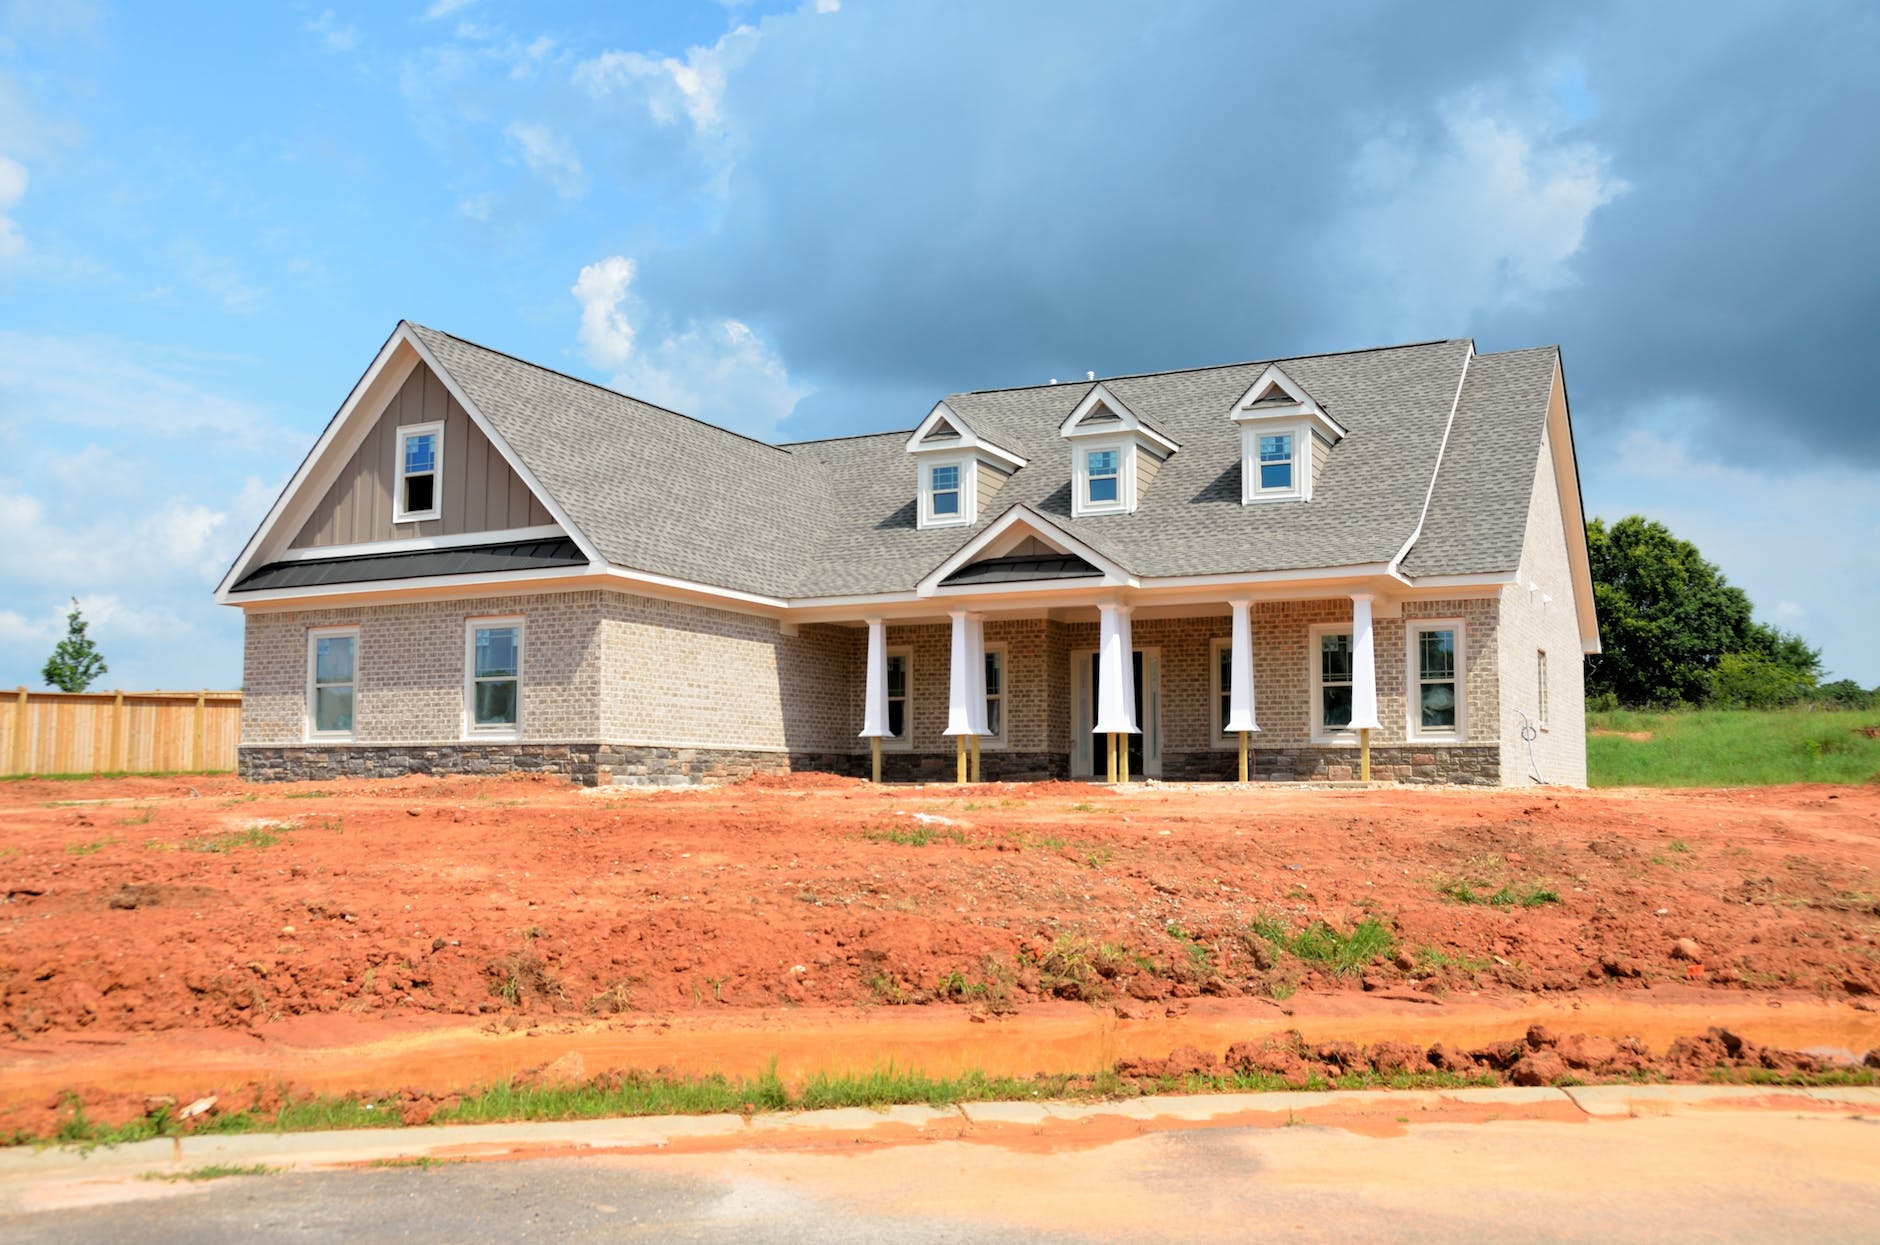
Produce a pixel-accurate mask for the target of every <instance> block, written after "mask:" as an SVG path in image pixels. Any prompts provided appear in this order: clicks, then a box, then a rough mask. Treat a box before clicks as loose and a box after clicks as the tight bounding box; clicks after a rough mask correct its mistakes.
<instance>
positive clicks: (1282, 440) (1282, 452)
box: [1260, 433, 1292, 463]
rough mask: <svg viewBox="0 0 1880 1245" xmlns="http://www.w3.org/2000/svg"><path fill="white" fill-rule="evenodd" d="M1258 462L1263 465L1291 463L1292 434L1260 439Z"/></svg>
mask: <svg viewBox="0 0 1880 1245" xmlns="http://www.w3.org/2000/svg"><path fill="white" fill-rule="evenodd" d="M1260 461H1261V462H1263V463H1289V462H1291V461H1292V434H1291V433H1283V434H1281V435H1279V436H1273V437H1261V438H1260Z"/></svg>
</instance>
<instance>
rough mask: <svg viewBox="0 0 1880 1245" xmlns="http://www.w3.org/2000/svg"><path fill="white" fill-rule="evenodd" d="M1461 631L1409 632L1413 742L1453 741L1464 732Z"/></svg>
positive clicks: (1426, 628)
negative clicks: (1436, 739)
mask: <svg viewBox="0 0 1880 1245" xmlns="http://www.w3.org/2000/svg"><path fill="white" fill-rule="evenodd" d="M1461 654H1462V628H1461V627H1460V626H1459V625H1457V624H1456V623H1450V622H1442V623H1418V624H1416V625H1414V626H1412V627H1411V628H1410V731H1411V735H1412V737H1414V738H1424V739H1427V738H1453V737H1456V736H1458V735H1460V734H1461V731H1462V678H1461V669H1462V663H1461Z"/></svg>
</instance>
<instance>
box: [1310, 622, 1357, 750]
mask: <svg viewBox="0 0 1880 1245" xmlns="http://www.w3.org/2000/svg"><path fill="white" fill-rule="evenodd" d="M1318 634H1319V642H1318V646H1317V648H1318V652H1317V654H1316V657H1317V661H1318V665H1317V667H1316V668H1315V674H1316V675H1317V678H1316V679H1315V680H1314V685H1315V688H1316V692H1317V703H1316V704H1315V705H1314V706H1313V711H1314V715H1315V716H1316V717H1317V719H1318V721H1317V723H1316V725H1317V727H1318V733H1319V734H1320V735H1330V734H1333V733H1335V732H1338V731H1347V730H1350V729H1351V687H1352V662H1351V655H1352V646H1351V633H1350V632H1349V631H1321V632H1319V633H1318Z"/></svg>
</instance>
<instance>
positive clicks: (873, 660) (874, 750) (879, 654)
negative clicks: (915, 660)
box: [859, 618, 888, 782]
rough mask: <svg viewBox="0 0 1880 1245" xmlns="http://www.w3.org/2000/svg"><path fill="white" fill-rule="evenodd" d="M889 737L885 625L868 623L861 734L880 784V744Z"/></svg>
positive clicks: (884, 623)
mask: <svg viewBox="0 0 1880 1245" xmlns="http://www.w3.org/2000/svg"><path fill="white" fill-rule="evenodd" d="M887 735H888V624H887V623H886V622H884V621H883V620H881V619H879V618H871V619H869V620H868V683H867V688H866V691H865V692H864V693H863V696H862V733H861V735H860V736H859V738H862V739H866V740H867V741H868V751H869V756H870V758H871V765H870V771H871V773H872V774H873V775H874V780H875V781H876V782H880V781H881V741H882V740H883V739H884V738H886V737H887Z"/></svg>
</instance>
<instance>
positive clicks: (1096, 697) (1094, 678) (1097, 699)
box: [1090, 649, 1143, 778]
mask: <svg viewBox="0 0 1880 1245" xmlns="http://www.w3.org/2000/svg"><path fill="white" fill-rule="evenodd" d="M1129 657H1130V669H1131V671H1133V675H1132V677H1131V680H1130V681H1131V682H1132V683H1134V684H1135V685H1136V725H1137V727H1141V726H1142V650H1141V649H1137V650H1136V651H1135V652H1133V653H1131V654H1130V655H1129ZM1090 703H1091V704H1092V705H1093V706H1094V705H1100V704H1102V703H1103V654H1102V653H1092V654H1091V655H1090ZM1124 738H1125V739H1127V740H1128V741H1129V776H1130V777H1131V778H1140V777H1142V773H1143V770H1142V739H1143V735H1142V731H1141V730H1140V729H1139V730H1137V732H1136V733H1135V734H1134V735H1125V736H1124ZM1091 755H1092V756H1095V757H1101V756H1103V739H1102V737H1101V736H1099V737H1098V739H1097V745H1096V749H1095V750H1094V751H1093V752H1092V753H1091ZM1092 768H1093V770H1094V771H1095V772H1096V774H1097V776H1098V777H1101V776H1102V775H1103V773H1104V771H1105V770H1106V769H1107V768H1108V766H1106V765H1105V764H1104V763H1103V762H1102V761H1100V760H1099V761H1097V762H1096V763H1095V764H1094V765H1093V766H1092Z"/></svg>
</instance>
